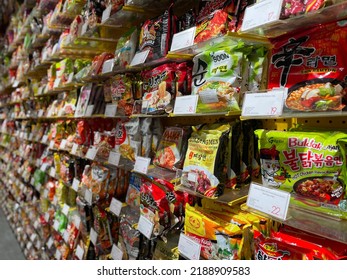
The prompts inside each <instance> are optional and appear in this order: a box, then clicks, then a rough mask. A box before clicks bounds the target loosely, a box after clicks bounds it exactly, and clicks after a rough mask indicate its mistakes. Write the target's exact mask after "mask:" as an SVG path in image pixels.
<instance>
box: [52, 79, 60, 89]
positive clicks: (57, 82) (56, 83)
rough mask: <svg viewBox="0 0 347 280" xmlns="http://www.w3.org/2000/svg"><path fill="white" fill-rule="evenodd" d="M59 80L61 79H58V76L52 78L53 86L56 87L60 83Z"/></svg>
mask: <svg viewBox="0 0 347 280" xmlns="http://www.w3.org/2000/svg"><path fill="white" fill-rule="evenodd" d="M60 81H61V79H60V78H56V79H55V80H54V84H53V88H57V87H59V85H60Z"/></svg>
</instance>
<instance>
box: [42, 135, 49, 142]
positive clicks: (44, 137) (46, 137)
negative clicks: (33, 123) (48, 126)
mask: <svg viewBox="0 0 347 280" xmlns="http://www.w3.org/2000/svg"><path fill="white" fill-rule="evenodd" d="M47 140H48V135H43V136H42V143H47Z"/></svg>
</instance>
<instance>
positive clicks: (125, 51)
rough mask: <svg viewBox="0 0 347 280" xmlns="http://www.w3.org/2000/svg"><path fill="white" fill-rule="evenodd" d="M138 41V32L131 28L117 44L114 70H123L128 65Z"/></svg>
mask: <svg viewBox="0 0 347 280" xmlns="http://www.w3.org/2000/svg"><path fill="white" fill-rule="evenodd" d="M137 41H138V31H137V29H136V27H132V28H131V29H130V30H129V31H128V32H127V33H126V34H124V36H122V37H120V38H119V40H118V42H117V47H116V51H115V56H114V57H115V58H114V60H115V61H114V68H115V69H123V68H126V67H127V66H128V65H130V63H131V61H132V59H133V57H134V55H135V51H136V46H137Z"/></svg>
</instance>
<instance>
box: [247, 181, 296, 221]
mask: <svg viewBox="0 0 347 280" xmlns="http://www.w3.org/2000/svg"><path fill="white" fill-rule="evenodd" d="M289 203H290V193H288V192H285V191H281V190H277V189H272V188H267V187H264V186H260V185H258V184H254V183H252V184H251V186H250V189H249V193H248V197H247V206H248V207H250V208H253V209H255V210H258V211H261V212H263V213H266V214H268V215H270V216H273V217H276V218H279V219H281V220H286V218H287V213H288V208H289Z"/></svg>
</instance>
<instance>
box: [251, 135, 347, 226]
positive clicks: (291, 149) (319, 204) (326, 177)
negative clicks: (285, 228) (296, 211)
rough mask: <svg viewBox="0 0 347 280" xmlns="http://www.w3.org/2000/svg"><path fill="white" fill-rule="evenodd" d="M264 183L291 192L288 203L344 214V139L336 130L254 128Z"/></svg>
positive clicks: (346, 205)
mask: <svg viewBox="0 0 347 280" xmlns="http://www.w3.org/2000/svg"><path fill="white" fill-rule="evenodd" d="M255 134H256V135H257V137H258V148H259V157H260V163H261V175H262V181H263V185H264V186H268V187H275V188H278V189H281V190H284V191H287V192H289V193H291V194H292V196H291V200H292V202H291V203H292V204H293V205H296V206H298V207H302V208H305V209H308V210H311V211H315V212H320V213H325V214H328V215H332V216H335V217H338V218H342V219H346V218H347V198H346V190H345V189H346V185H345V184H346V183H345V182H346V140H347V134H346V133H344V132H339V131H323V130H322V131H320V130H311V131H310V130H303V131H301V130H300V131H295V130H293V131H274V130H273V131H267V130H264V129H260V130H256V131H255Z"/></svg>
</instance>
